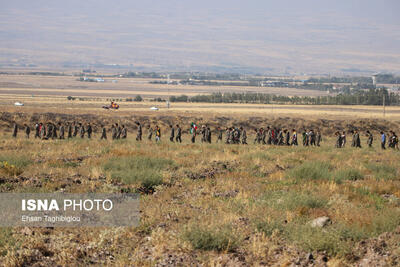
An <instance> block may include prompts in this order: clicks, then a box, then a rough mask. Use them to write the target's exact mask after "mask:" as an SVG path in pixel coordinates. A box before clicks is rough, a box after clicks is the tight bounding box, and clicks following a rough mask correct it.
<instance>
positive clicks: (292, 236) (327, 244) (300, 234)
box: [284, 224, 352, 257]
mask: <svg viewBox="0 0 400 267" xmlns="http://www.w3.org/2000/svg"><path fill="white" fill-rule="evenodd" d="M349 231H350V230H349V229H346V228H342V227H341V226H340V227H339V226H331V227H324V228H314V227H311V226H310V225H308V224H303V225H298V224H293V225H291V226H289V227H288V229H287V230H286V232H285V233H284V234H285V236H286V238H288V239H289V240H291V241H292V242H294V243H295V244H297V245H298V246H300V247H302V248H303V249H304V250H306V251H309V252H311V251H325V252H326V253H327V254H328V255H330V256H339V257H341V256H345V255H346V254H347V253H349V252H350V251H351V248H352V240H350V239H349V238H345V237H346V236H349V234H350V235H351V233H350V232H349Z"/></svg>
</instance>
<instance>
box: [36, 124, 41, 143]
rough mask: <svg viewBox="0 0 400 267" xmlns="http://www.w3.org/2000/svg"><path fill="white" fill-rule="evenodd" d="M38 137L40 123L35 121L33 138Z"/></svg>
mask: <svg viewBox="0 0 400 267" xmlns="http://www.w3.org/2000/svg"><path fill="white" fill-rule="evenodd" d="M36 138H40V124H39V123H36V124H35V139H36Z"/></svg>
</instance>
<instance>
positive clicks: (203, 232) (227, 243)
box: [183, 225, 241, 252]
mask: <svg viewBox="0 0 400 267" xmlns="http://www.w3.org/2000/svg"><path fill="white" fill-rule="evenodd" d="M183 238H184V239H185V240H186V241H189V242H190V244H191V245H192V246H193V248H194V249H201V250H215V251H228V252H233V251H235V250H236V249H237V248H238V247H239V245H240V242H241V238H240V237H239V236H238V234H235V233H234V232H233V231H232V227H231V226H229V225H224V226H222V227H219V228H217V227H207V228H206V227H202V226H198V225H192V226H191V227H190V228H188V229H186V230H185V232H184V234H183Z"/></svg>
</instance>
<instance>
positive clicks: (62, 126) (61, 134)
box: [58, 122, 64, 139]
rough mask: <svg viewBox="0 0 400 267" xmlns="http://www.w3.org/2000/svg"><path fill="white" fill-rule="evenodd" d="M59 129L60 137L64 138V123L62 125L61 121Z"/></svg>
mask: <svg viewBox="0 0 400 267" xmlns="http://www.w3.org/2000/svg"><path fill="white" fill-rule="evenodd" d="M58 127H59V131H60V137H59V138H60V139H64V125H62V124H61V123H60V122H59V123H58Z"/></svg>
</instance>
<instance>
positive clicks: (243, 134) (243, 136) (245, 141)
mask: <svg viewBox="0 0 400 267" xmlns="http://www.w3.org/2000/svg"><path fill="white" fill-rule="evenodd" d="M240 131H241V132H242V145H247V133H246V130H245V129H243V127H240Z"/></svg>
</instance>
